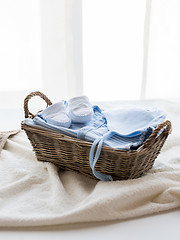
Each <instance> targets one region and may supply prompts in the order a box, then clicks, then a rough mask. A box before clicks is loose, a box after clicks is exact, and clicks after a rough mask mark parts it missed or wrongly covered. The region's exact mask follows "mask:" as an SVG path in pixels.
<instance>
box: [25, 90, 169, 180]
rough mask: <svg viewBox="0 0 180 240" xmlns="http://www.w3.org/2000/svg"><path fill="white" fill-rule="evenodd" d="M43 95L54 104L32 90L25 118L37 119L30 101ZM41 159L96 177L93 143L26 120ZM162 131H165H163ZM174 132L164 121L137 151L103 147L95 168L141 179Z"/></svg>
mask: <svg viewBox="0 0 180 240" xmlns="http://www.w3.org/2000/svg"><path fill="white" fill-rule="evenodd" d="M33 96H40V97H41V98H42V99H44V100H45V101H46V103H47V106H49V105H51V104H52V103H51V101H50V100H49V99H48V98H47V97H46V96H45V95H44V94H43V93H41V92H32V93H31V94H29V95H28V96H27V97H26V98H25V100H24V111H25V118H34V117H35V115H33V114H32V113H30V112H29V109H28V101H29V100H30V99H31V98H32V97H33ZM22 129H24V130H25V132H26V134H27V136H28V138H29V140H30V142H31V144H32V146H33V150H34V151H35V154H36V157H37V159H38V160H39V161H47V162H51V163H54V164H55V165H56V166H58V167H59V168H61V169H64V170H72V171H76V172H78V173H81V174H84V175H86V176H89V177H91V178H95V177H94V175H93V174H92V170H91V168H90V165H89V152H90V148H91V145H92V143H90V142H87V141H84V140H80V139H76V138H73V137H69V136H66V135H63V134H60V133H57V132H55V131H50V130H41V129H38V128H36V127H31V126H28V125H26V124H24V123H23V122H22ZM160 130H161V134H159V132H160ZM170 131H171V123H170V121H168V120H167V121H165V122H164V123H162V124H160V125H159V126H158V127H157V128H156V129H155V130H154V132H153V133H152V134H151V136H150V137H149V139H148V140H147V141H146V142H145V143H144V144H143V145H142V146H141V147H140V148H138V149H137V150H131V151H125V150H117V149H112V148H110V147H106V146H103V147H102V150H101V154H100V157H99V159H98V161H97V163H96V167H95V169H96V170H97V171H98V172H101V173H104V174H108V175H111V176H112V178H113V180H125V179H132V178H138V177H140V176H142V175H143V174H144V173H146V172H147V171H148V170H149V169H150V168H151V167H152V166H153V163H154V161H155V159H156V157H157V155H158V154H159V152H160V150H161V148H162V146H163V144H164V142H165V140H166V138H167V137H168V135H169V133H170Z"/></svg>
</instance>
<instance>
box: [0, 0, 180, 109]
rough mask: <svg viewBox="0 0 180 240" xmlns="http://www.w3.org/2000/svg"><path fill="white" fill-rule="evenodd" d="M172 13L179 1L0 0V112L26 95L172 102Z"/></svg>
mask: <svg viewBox="0 0 180 240" xmlns="http://www.w3.org/2000/svg"><path fill="white" fill-rule="evenodd" d="M179 12H180V1H179V0H146V1H145V0H136V1H134V0H126V1H124V0H31V1H30V0H15V1H14V0H0V107H1V108H2V107H4V108H6V107H11V108H12V107H19V108H21V107H22V103H23V99H24V97H25V96H26V95H27V94H28V93H29V92H30V91H34V90H41V91H43V92H45V93H46V94H47V95H48V96H49V97H50V98H51V99H52V100H53V101H57V100H58V99H62V98H70V97H72V96H75V95H81V94H83V93H84V94H86V95H88V96H89V98H90V99H91V100H92V101H94V100H99V101H103V100H127V99H130V100H132V99H140V98H141V97H143V98H168V99H172V98H176V99H178V98H179V85H180V81H179V79H180V68H179V66H180V44H179V42H180V28H179V26H180V15H179ZM82 33H83V34H82ZM82 52H83V61H82ZM82 62H83V65H82Z"/></svg>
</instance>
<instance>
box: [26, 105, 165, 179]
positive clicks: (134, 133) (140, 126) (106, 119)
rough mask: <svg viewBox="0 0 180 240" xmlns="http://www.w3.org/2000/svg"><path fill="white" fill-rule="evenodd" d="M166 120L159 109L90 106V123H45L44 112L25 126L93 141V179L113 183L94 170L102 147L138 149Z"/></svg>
mask: <svg viewBox="0 0 180 240" xmlns="http://www.w3.org/2000/svg"><path fill="white" fill-rule="evenodd" d="M73 110H74V108H73ZM44 111H45V110H44ZM75 112H76V111H75ZM84 112H85V111H84ZM76 113H77V112H76ZM87 113H88V111H87ZM88 114H89V115H90V113H88ZM165 117H166V115H165V113H164V112H163V111H161V110H158V109H143V108H134V107H133V108H132V107H124V108H120V109H116V110H113V111H104V112H102V111H101V109H100V108H99V107H98V106H93V107H92V116H91V118H90V120H89V121H87V122H84V123H82V122H80V123H77V122H76V121H74V120H73V121H72V122H71V125H70V127H69V128H67V127H63V126H58V125H57V124H53V122H50V121H47V119H46V118H44V113H43V112H42V113H38V114H37V116H36V117H35V118H34V119H25V120H24V123H25V124H27V125H30V126H36V127H39V128H43V129H49V130H54V131H59V132H60V133H62V134H66V135H68V136H71V137H75V138H79V139H82V140H85V141H89V142H92V146H91V150H90V155H89V163H90V166H91V169H92V172H93V174H94V176H95V177H96V178H98V179H100V180H103V181H109V180H112V177H111V176H110V175H105V174H102V173H99V172H97V171H96V170H95V165H96V163H97V161H98V158H99V156H100V153H101V148H102V146H103V145H105V146H108V147H111V148H115V149H121V150H131V149H133V150H135V149H138V148H139V147H140V146H141V145H142V144H143V142H145V141H146V140H147V139H148V138H149V136H150V135H151V133H152V132H153V130H154V129H155V128H156V127H157V126H158V125H159V124H160V123H162V122H163V121H164V120H165Z"/></svg>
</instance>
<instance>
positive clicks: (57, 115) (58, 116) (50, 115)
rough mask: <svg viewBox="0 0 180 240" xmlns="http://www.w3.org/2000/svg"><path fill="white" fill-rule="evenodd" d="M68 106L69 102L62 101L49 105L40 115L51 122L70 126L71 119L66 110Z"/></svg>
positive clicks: (61, 125)
mask: <svg viewBox="0 0 180 240" xmlns="http://www.w3.org/2000/svg"><path fill="white" fill-rule="evenodd" d="M66 108H67V102H66V101H61V102H58V103H55V104H52V105H51V106H49V107H47V108H46V109H45V110H44V111H42V112H41V113H40V116H41V117H42V119H44V120H45V121H46V122H47V123H49V124H52V125H54V126H60V127H66V128H69V127H70V125H71V119H70V118H69V116H68V114H67V112H66Z"/></svg>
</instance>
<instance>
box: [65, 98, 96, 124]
mask: <svg viewBox="0 0 180 240" xmlns="http://www.w3.org/2000/svg"><path fill="white" fill-rule="evenodd" d="M68 104H69V117H70V118H71V120H72V122H74V123H87V122H89V121H90V120H91V118H92V116H93V108H92V105H91V103H90V102H89V98H88V97H87V96H79V97H74V98H71V99H70V100H69V101H68Z"/></svg>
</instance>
